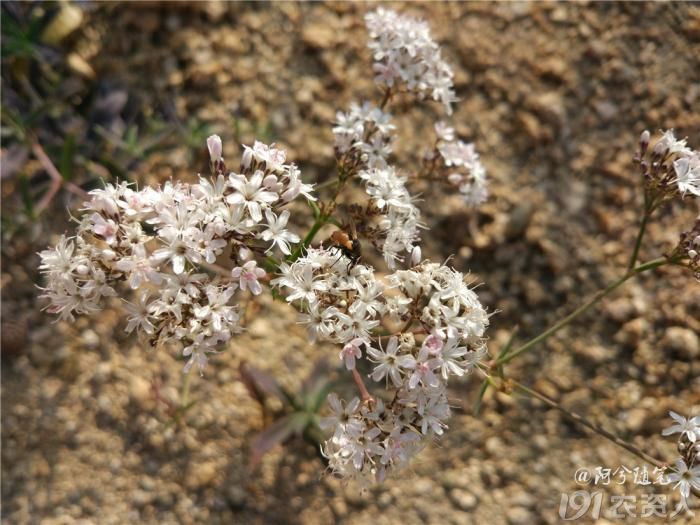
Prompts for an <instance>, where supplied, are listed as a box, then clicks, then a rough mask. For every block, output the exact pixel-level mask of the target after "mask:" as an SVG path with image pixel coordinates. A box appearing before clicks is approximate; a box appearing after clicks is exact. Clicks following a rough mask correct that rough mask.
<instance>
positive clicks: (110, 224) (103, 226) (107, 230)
mask: <svg viewBox="0 0 700 525" xmlns="http://www.w3.org/2000/svg"><path fill="white" fill-rule="evenodd" d="M90 221H91V222H92V225H93V226H92V231H93V232H94V233H95V235H99V236H100V237H102V238H103V239H104V240H105V242H106V243H107V244H114V243H115V242H116V241H117V237H116V236H117V231H118V230H119V228H118V227H117V223H115V222H114V221H113V220H112V219H105V218H104V217H103V216H102V215H100V214H99V213H93V214H92V215H91V216H90Z"/></svg>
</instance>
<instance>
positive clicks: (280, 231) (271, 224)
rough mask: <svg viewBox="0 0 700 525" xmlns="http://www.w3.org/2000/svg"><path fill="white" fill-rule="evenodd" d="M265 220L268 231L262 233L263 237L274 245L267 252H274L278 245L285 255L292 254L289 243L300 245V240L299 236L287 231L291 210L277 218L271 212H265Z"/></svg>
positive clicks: (285, 211)
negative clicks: (273, 249)
mask: <svg viewBox="0 0 700 525" xmlns="http://www.w3.org/2000/svg"><path fill="white" fill-rule="evenodd" d="M265 218H266V219H267V229H266V230H265V231H263V232H262V235H261V237H262V239H263V240H264V241H268V242H269V241H272V245H271V246H270V247H269V248H268V249H267V251H268V252H270V251H272V248H274V247H275V245H277V246H278V247H279V249H280V251H281V252H282V253H283V254H285V255H289V254H290V253H292V251H291V249H290V247H289V243H298V242H299V240H300V239H299V236H298V235H297V234H295V233H292V232H289V231H287V230H286V229H285V228H286V226H287V221H288V220H289V210H284V211H283V212H282V213H280V214H279V215H278V216H277V217H275V214H274V213H272V212H271V211H270V210H265Z"/></svg>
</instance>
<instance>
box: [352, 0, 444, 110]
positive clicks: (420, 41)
mask: <svg viewBox="0 0 700 525" xmlns="http://www.w3.org/2000/svg"><path fill="white" fill-rule="evenodd" d="M365 22H366V24H367V29H368V31H369V36H370V38H371V40H370V42H369V44H368V47H369V48H370V49H371V50H372V53H373V56H374V60H375V63H374V71H375V72H376V73H377V76H376V77H375V82H377V84H379V85H382V86H387V87H389V88H391V87H393V86H394V85H396V84H398V83H399V82H402V83H403V84H404V85H405V86H406V88H407V89H408V90H409V91H413V92H415V93H418V95H419V96H430V97H432V98H433V100H436V101H439V102H442V104H444V106H445V109H446V111H447V113H448V114H451V113H452V103H453V102H454V101H455V100H456V97H455V92H454V85H453V81H452V78H453V77H454V73H453V72H452V68H450V66H449V65H448V64H447V63H446V62H445V61H444V60H443V59H442V57H441V54H440V46H438V45H437V44H436V43H435V42H434V41H433V39H432V38H431V36H430V28H429V26H428V24H427V23H425V22H423V21H422V20H418V19H416V18H413V17H410V16H402V15H399V14H397V13H396V12H395V11H392V10H389V9H384V8H381V7H380V8H379V9H377V10H376V11H373V12H371V13H368V14H367V15H365Z"/></svg>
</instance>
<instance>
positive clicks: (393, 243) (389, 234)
mask: <svg viewBox="0 0 700 525" xmlns="http://www.w3.org/2000/svg"><path fill="white" fill-rule="evenodd" d="M359 176H360V178H361V179H362V180H363V181H364V182H365V191H366V192H367V194H368V195H369V196H370V198H371V201H372V203H373V204H374V205H375V206H376V208H377V210H379V214H380V220H379V225H378V228H379V235H380V237H381V239H382V240H381V250H382V254H383V255H384V261H385V262H386V264H387V266H389V268H392V269H393V268H395V267H396V262H397V261H403V256H402V255H401V254H402V253H408V254H410V256H411V259H412V262H414V263H417V262H418V260H419V259H420V248H419V246H418V244H417V243H418V241H419V240H420V235H419V229H420V228H421V227H423V225H422V223H421V222H420V209H418V207H417V206H416V205H415V204H414V203H413V201H414V199H413V197H411V194H410V193H409V192H408V189H407V188H406V178H405V177H401V176H399V175H398V174H397V173H396V169H395V168H394V167H393V166H387V167H386V168H374V169H368V170H362V171H360V173H359Z"/></svg>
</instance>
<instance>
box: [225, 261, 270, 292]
mask: <svg viewBox="0 0 700 525" xmlns="http://www.w3.org/2000/svg"><path fill="white" fill-rule="evenodd" d="M257 266H258V263H257V262H256V261H248V262H247V263H245V264H244V265H243V266H242V267H240V266H238V267H236V268H234V269H233V270H231V276H232V277H233V278H234V279H239V283H240V287H241V290H246V289H247V290H250V293H252V294H253V295H260V294H261V293H262V286H260V283H259V282H258V279H260V278H262V277H265V275H266V274H265V270H263V269H262V268H258V267H257Z"/></svg>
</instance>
